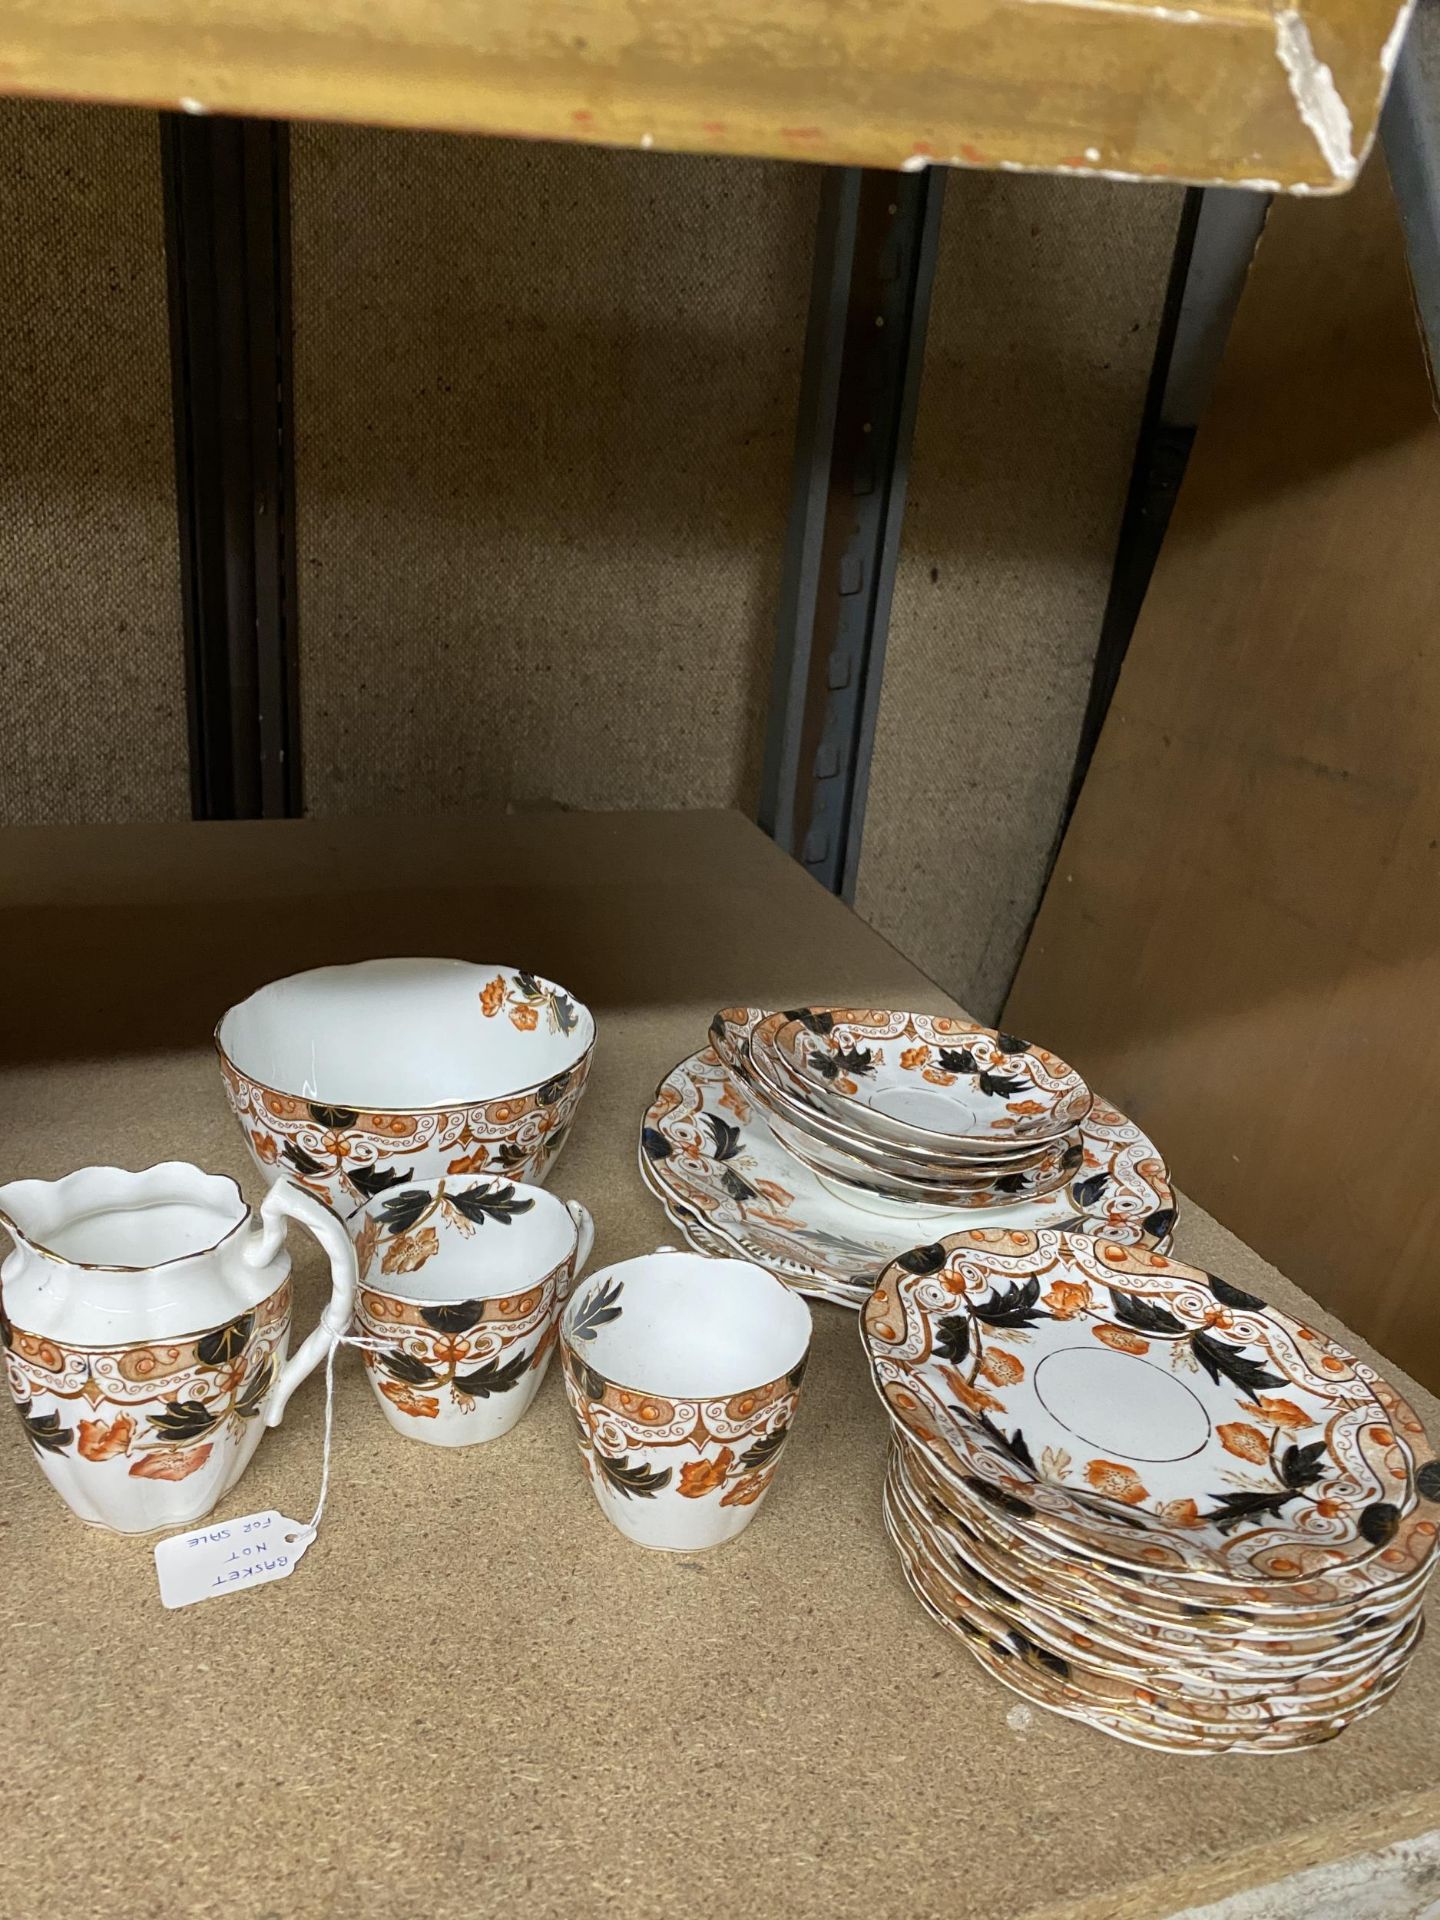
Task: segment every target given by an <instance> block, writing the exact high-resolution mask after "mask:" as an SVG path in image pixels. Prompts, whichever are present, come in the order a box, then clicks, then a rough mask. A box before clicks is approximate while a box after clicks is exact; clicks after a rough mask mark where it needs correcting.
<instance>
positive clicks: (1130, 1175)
mask: <svg viewBox="0 0 1440 1920" xmlns="http://www.w3.org/2000/svg"><path fill="white" fill-rule="evenodd" d="M756 1017H757V1019H764V1018H765V1017H766V1016H765V1015H764V1014H763V1013H758V1014H757V1015H756ZM640 1171H641V1173H642V1175H643V1177H644V1179H645V1182H646V1184H647V1186H649V1187H650V1189H651V1191H652V1192H653V1193H654V1194H655V1196H656V1198H657V1199H658V1200H659V1201H660V1203H661V1205H662V1206H663V1207H664V1209H665V1213H666V1217H667V1219H668V1220H669V1221H670V1224H671V1225H672V1226H673V1227H674V1228H675V1229H676V1231H677V1232H679V1233H680V1234H681V1235H683V1237H684V1238H685V1239H686V1240H687V1241H688V1242H689V1243H690V1244H691V1245H692V1246H694V1247H696V1248H698V1249H699V1250H700V1251H701V1252H705V1253H721V1254H724V1255H725V1256H727V1257H731V1258H734V1257H739V1258H742V1259H746V1260H753V1261H756V1262H758V1263H759V1264H760V1265H761V1266H763V1267H767V1268H768V1269H769V1270H770V1271H771V1272H772V1273H774V1274H776V1275H778V1276H779V1277H780V1278H781V1279H782V1280H785V1281H787V1282H788V1283H789V1284H790V1285H791V1286H793V1287H795V1288H797V1289H798V1290H799V1291H800V1292H802V1293H807V1294H809V1295H811V1296H812V1297H813V1298H816V1299H821V1300H830V1301H833V1302H835V1303H836V1304H837V1305H840V1306H846V1307H851V1308H857V1307H861V1306H863V1305H864V1303H865V1301H866V1300H867V1299H868V1298H869V1296H870V1291H871V1289H872V1288H873V1287H874V1285H875V1281H876V1278H877V1276H878V1274H879V1272H880V1270H881V1268H882V1267H884V1266H885V1265H886V1264H887V1263H888V1262H889V1261H892V1260H894V1259H895V1258H896V1256H897V1255H899V1254H902V1253H905V1252H906V1251H907V1250H908V1249H910V1248H913V1247H917V1246H922V1245H930V1244H933V1243H934V1242H935V1241H937V1240H939V1239H941V1238H942V1237H943V1236H944V1235H945V1234H948V1233H953V1232H955V1231H956V1230H957V1229H959V1228H961V1227H966V1226H987V1227H989V1226H993V1227H1013V1228H1027V1229H1037V1228H1040V1227H1074V1228H1077V1229H1081V1230H1083V1231H1084V1232H1086V1233H1091V1234H1095V1235H1098V1236H1101V1237H1104V1238H1110V1239H1114V1240H1116V1241H1119V1242H1122V1243H1124V1244H1126V1245H1130V1246H1136V1247H1161V1248H1163V1247H1165V1246H1168V1244H1169V1240H1170V1233H1171V1229H1172V1228H1173V1226H1174V1224H1175V1198H1174V1194H1173V1192H1172V1190H1171V1186H1170V1179H1169V1175H1168V1173H1167V1171H1166V1168H1165V1163H1164V1161H1163V1160H1162V1159H1161V1158H1160V1155H1159V1153H1158V1152H1157V1150H1156V1148H1155V1146H1154V1144H1153V1143H1152V1142H1151V1141H1150V1140H1148V1139H1147V1138H1146V1136H1145V1135H1144V1134H1143V1133H1142V1132H1141V1131H1140V1129H1139V1128H1138V1127H1137V1126H1136V1125H1135V1124H1134V1123H1133V1122H1132V1121H1130V1120H1127V1119H1126V1118H1125V1116H1124V1115H1123V1114H1122V1113H1118V1112H1116V1110H1115V1109H1114V1108H1113V1107H1109V1106H1107V1105H1106V1104H1105V1103H1104V1102H1103V1101H1101V1100H1095V1101H1094V1102H1093V1104H1092V1105H1091V1106H1090V1108H1089V1111H1088V1112H1087V1113H1086V1116H1085V1118H1084V1120H1083V1121H1082V1122H1081V1123H1080V1126H1079V1129H1078V1139H1077V1142H1076V1149H1075V1152H1074V1155H1073V1158H1072V1161H1071V1164H1070V1165H1069V1166H1068V1168H1067V1170H1066V1174H1065V1178H1064V1180H1063V1181H1062V1183H1061V1184H1060V1185H1059V1186H1057V1187H1055V1188H1054V1189H1053V1190H1051V1191H1050V1192H1048V1193H1045V1194H1042V1195H1039V1196H1036V1197H1029V1198H1027V1197H1023V1196H1022V1197H1018V1198H1017V1197H1014V1196H1011V1195H1008V1194H1007V1195H1005V1196H1003V1197H1002V1198H1001V1200H999V1201H997V1202H996V1203H994V1204H992V1205H989V1206H986V1207H981V1208H975V1207H971V1206H969V1205H964V1206H956V1205H951V1206H948V1207H938V1208H937V1207H935V1206H934V1205H933V1204H928V1203H927V1204H921V1203H915V1202H909V1203H899V1204H894V1205H891V1206H889V1207H886V1208H885V1209H884V1210H883V1211H876V1209H875V1207H874V1205H873V1203H867V1204H865V1205H861V1204H859V1203H858V1202H857V1200H856V1198H855V1196H853V1195H852V1194H850V1193H848V1192H847V1191H846V1190H845V1189H843V1188H842V1187H840V1186H839V1185H838V1184H837V1183H835V1182H829V1183H827V1182H826V1181H825V1180H823V1179H822V1178H821V1177H820V1176H819V1175H818V1174H817V1173H816V1172H815V1171H814V1170H813V1168H811V1167H810V1166H808V1165H807V1164H806V1163H805V1162H804V1161H803V1160H801V1159H799V1158H798V1157H797V1156H796V1155H795V1154H794V1153H792V1152H791V1151H790V1150H789V1148H788V1147H787V1146H786V1144H785V1143H784V1142H783V1141H782V1140H781V1139H780V1138H779V1136H778V1134H777V1132H776V1130H775V1128H774V1126H773V1125H772V1123H771V1120H770V1119H769V1118H768V1117H767V1112H766V1110H765V1109H764V1108H763V1107H761V1105H760V1104H759V1103H758V1102H757V1101H756V1099H755V1098H754V1096H753V1095H752V1093H751V1092H750V1089H749V1087H748V1086H747V1085H746V1084H745V1083H744V1081H743V1080H742V1079H740V1078H739V1077H738V1076H737V1075H736V1074H735V1073H734V1072H733V1071H732V1070H731V1068H729V1067H728V1066H727V1065H726V1064H725V1063H724V1062H723V1060H722V1059H721V1057H720V1055H719V1054H718V1053H717V1052H716V1050H715V1048H714V1047H713V1046H710V1047H705V1048H702V1049H701V1050H700V1051H699V1052H697V1053H694V1054H692V1055H690V1057H689V1058H688V1059H686V1060H682V1061H681V1062H680V1064H679V1065H678V1066H677V1067H676V1068H674V1070H673V1071H672V1072H670V1073H669V1074H667V1075H666V1077H665V1079H664V1080H663V1081H662V1082H661V1083H660V1086H659V1087H658V1088H657V1089H656V1092H655V1097H654V1099H653V1100H652V1101H651V1103H650V1105H649V1107H648V1108H647V1110H646V1113H645V1116H644V1120H643V1122H642V1126H641V1134H640Z"/></svg>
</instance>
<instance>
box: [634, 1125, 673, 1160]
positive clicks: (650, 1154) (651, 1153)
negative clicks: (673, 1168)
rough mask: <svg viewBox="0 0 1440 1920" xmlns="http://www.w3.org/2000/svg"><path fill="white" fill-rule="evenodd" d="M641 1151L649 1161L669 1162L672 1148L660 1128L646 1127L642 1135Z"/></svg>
mask: <svg viewBox="0 0 1440 1920" xmlns="http://www.w3.org/2000/svg"><path fill="white" fill-rule="evenodd" d="M640 1151H641V1152H642V1153H643V1154H644V1155H645V1158H646V1159H647V1160H668V1159H669V1158H670V1154H671V1146H670V1142H669V1141H668V1140H667V1139H666V1138H665V1136H664V1134H663V1133H661V1132H660V1130H659V1128H658V1127H645V1128H643V1129H642V1130H641V1134H640Z"/></svg>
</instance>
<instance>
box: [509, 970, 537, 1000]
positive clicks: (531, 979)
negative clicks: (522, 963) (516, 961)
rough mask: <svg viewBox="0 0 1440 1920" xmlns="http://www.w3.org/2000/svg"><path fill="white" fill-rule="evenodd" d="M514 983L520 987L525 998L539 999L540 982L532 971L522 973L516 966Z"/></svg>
mask: <svg viewBox="0 0 1440 1920" xmlns="http://www.w3.org/2000/svg"><path fill="white" fill-rule="evenodd" d="M515 984H516V986H517V987H518V988H519V989H520V991H521V993H522V994H524V996H525V998H526V999H527V1000H538V999H540V997H541V992H540V982H539V981H538V980H537V979H536V977H535V975H534V974H533V973H523V972H521V971H520V970H519V969H518V968H517V970H516V973H515Z"/></svg>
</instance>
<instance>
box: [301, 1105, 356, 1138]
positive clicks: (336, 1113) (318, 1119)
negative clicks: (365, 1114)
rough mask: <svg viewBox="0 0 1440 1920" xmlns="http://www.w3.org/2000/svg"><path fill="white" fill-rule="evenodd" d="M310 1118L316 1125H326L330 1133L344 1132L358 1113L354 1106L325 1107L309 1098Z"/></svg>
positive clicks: (353, 1122) (351, 1124)
mask: <svg viewBox="0 0 1440 1920" xmlns="http://www.w3.org/2000/svg"><path fill="white" fill-rule="evenodd" d="M306 1105H307V1106H308V1107H309V1109H310V1118H311V1119H312V1120H313V1121H314V1122H315V1124H316V1125H317V1126H321V1127H328V1128H329V1129H330V1131H331V1132H332V1133H344V1131H345V1129H346V1128H347V1127H353V1126H354V1124H355V1122H356V1121H357V1120H358V1119H359V1118H360V1115H359V1114H358V1113H357V1112H356V1111H355V1109H354V1107H325V1106H321V1105H320V1103H319V1102H318V1101H316V1100H309V1101H307V1102H306Z"/></svg>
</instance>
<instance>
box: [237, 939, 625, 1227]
mask: <svg viewBox="0 0 1440 1920" xmlns="http://www.w3.org/2000/svg"><path fill="white" fill-rule="evenodd" d="M594 1044H595V1022H594V1020H593V1018H592V1017H591V1015H590V1013H589V1011H588V1009H587V1008H585V1007H583V1006H582V1005H581V1004H580V1002H579V1001H578V1000H576V999H575V998H574V996H573V995H572V994H569V993H567V992H566V991H565V989H564V988H563V987H557V986H556V985H555V983H554V981H552V980H543V979H541V978H540V976H539V975H538V974H534V973H527V972H525V971H524V970H523V969H520V968H516V967H501V966H477V965H475V964H474V963H472V962H470V961H467V960H406V959H400V960H363V961H360V962H358V963H357V964H355V965H353V966H342V967H316V968H314V969H313V970H312V971H310V972H309V973H296V974H292V975H290V976H289V978H288V979H284V980H272V981H271V982H270V984H269V985H268V986H265V987H261V988H260V989H259V991H258V992H256V993H252V994H251V995H250V997H249V999H248V1000H242V1001H241V1002H240V1004H239V1005H238V1006H234V1007H231V1009H230V1011H229V1012H228V1013H227V1014H226V1015H225V1016H224V1018H223V1019H222V1020H221V1022H220V1024H219V1026H218V1027H216V1029H215V1046H216V1049H217V1051H218V1052H219V1055H220V1071H221V1075H222V1077H223V1079H224V1083H225V1093H226V1097H227V1099H228V1100H229V1102H230V1106H231V1110H232V1111H233V1113H234V1115H235V1118H236V1119H237V1120H238V1121H239V1122H240V1125H241V1127H242V1128H243V1129H244V1132H245V1141H246V1144H247V1145H248V1147H249V1148H250V1152H251V1154H252V1155H253V1156H254V1160H255V1164H256V1166H257V1167H258V1168H259V1169H260V1172H261V1173H262V1174H263V1175H264V1177H265V1179H266V1180H268V1181H274V1180H276V1179H278V1178H279V1177H280V1176H281V1175H282V1174H285V1175H288V1176H289V1178H290V1179H292V1180H296V1181H298V1182H299V1184H300V1185H301V1186H302V1187H305V1188H307V1189H308V1190H309V1191H310V1192H311V1193H313V1194H315V1195H316V1196H317V1197H318V1198H319V1199H321V1200H323V1201H325V1202H326V1204H327V1205H328V1206H330V1207H331V1208H333V1209H334V1211H335V1212H336V1213H338V1214H339V1215H340V1217H341V1219H342V1220H343V1219H349V1218H350V1216H351V1215H352V1214H354V1213H356V1212H358V1210H359V1209H360V1207H361V1206H363V1205H364V1203H365V1202H366V1201H367V1200H372V1199H374V1197H375V1196H376V1195H377V1194H379V1193H383V1192H385V1191H386V1190H387V1189H389V1188H392V1187H397V1186H399V1185H400V1183H401V1182H402V1181H406V1180H412V1179H414V1180H435V1179H437V1178H438V1177H439V1176H440V1175H441V1174H454V1173H490V1174H499V1175H503V1176H504V1177H505V1178H506V1179H510V1180H530V1181H533V1182H534V1183H535V1184H536V1185H537V1186H538V1185H541V1184H543V1182H544V1180H545V1178H546V1175H547V1174H548V1173H549V1171H550V1169H551V1167H552V1166H553V1165H554V1162H555V1157H556V1155H557V1154H558V1153H559V1151H560V1149H561V1147H562V1145H563V1144H564V1141H565V1137H566V1134H567V1133H568V1132H569V1130H570V1125H571V1122H572V1121H573V1120H574V1118H575V1114H576V1111H577V1109H578V1107H579V1105H580V1096H581V1095H582V1094H583V1093H584V1091H585V1081H586V1077H587V1075H588V1074H589V1072H590V1059H591V1055H592V1052H593V1049H594Z"/></svg>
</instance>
